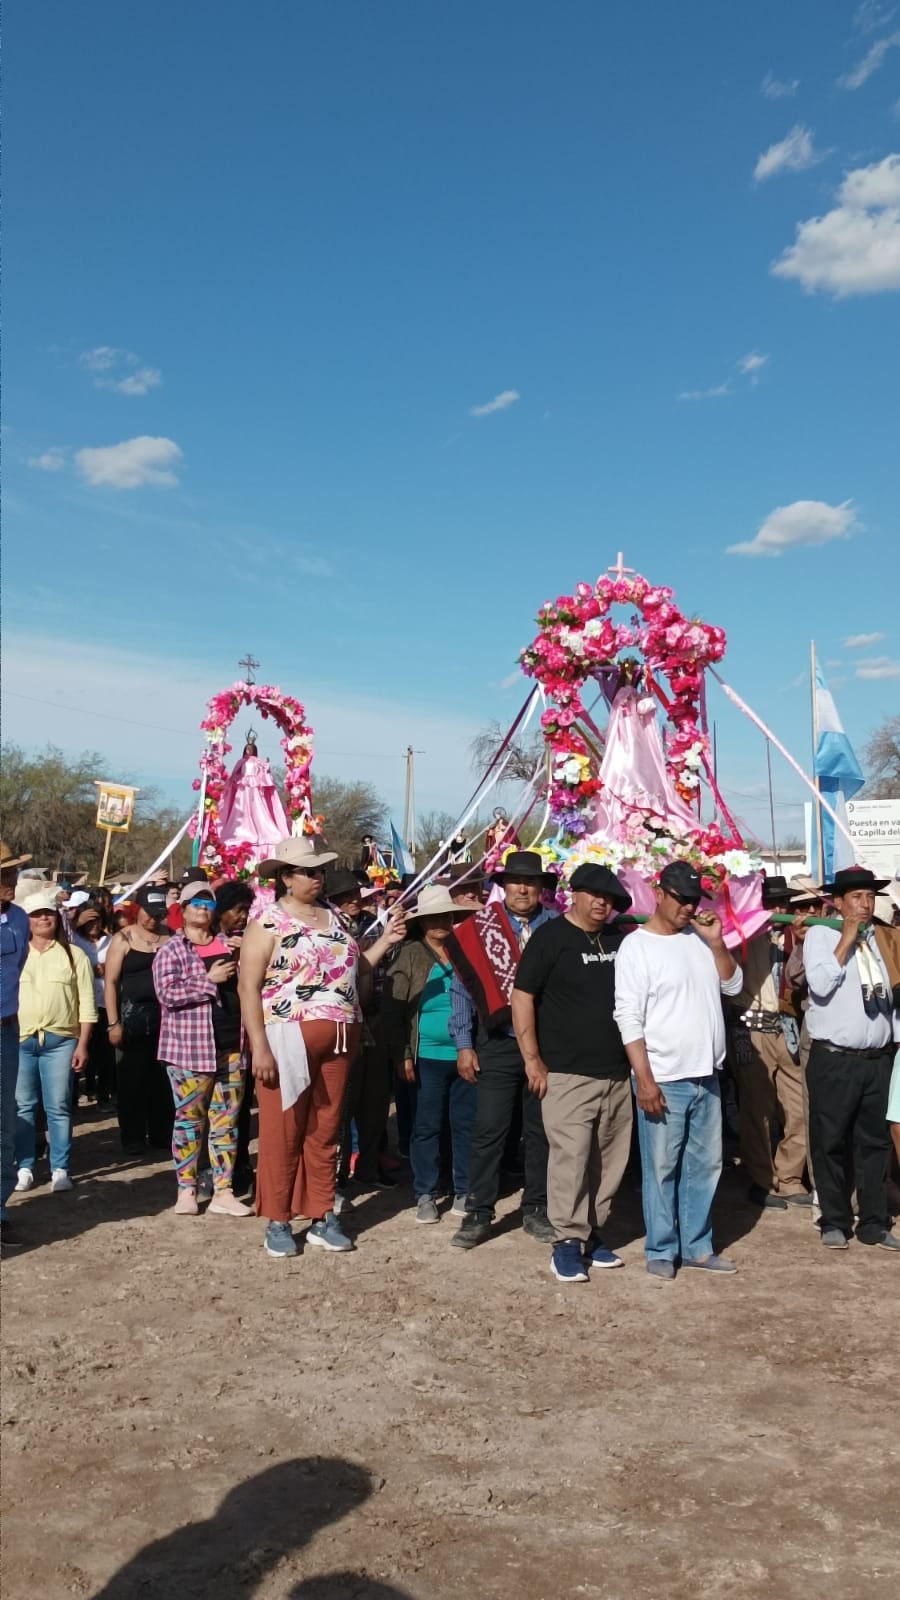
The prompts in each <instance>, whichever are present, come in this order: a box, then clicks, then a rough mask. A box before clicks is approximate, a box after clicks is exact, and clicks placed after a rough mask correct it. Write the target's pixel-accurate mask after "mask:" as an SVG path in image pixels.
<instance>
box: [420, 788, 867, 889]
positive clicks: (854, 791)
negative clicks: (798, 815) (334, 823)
mask: <svg viewBox="0 0 900 1600" xmlns="http://www.w3.org/2000/svg"><path fill="white" fill-rule="evenodd" d="M854 792H855V791H854ZM391 849H392V851H393V855H394V871H395V872H396V874H397V876H398V878H407V877H415V872H416V863H415V862H414V860H413V858H412V856H411V855H410V853H409V851H408V850H407V848H406V845H405V844H404V843H403V840H402V839H401V838H400V835H399V833H398V832H397V829H396V828H395V827H394V824H393V823H391Z"/></svg>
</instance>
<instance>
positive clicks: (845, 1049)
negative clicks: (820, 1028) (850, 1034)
mask: <svg viewBox="0 0 900 1600" xmlns="http://www.w3.org/2000/svg"><path fill="white" fill-rule="evenodd" d="M813 1044H820V1045H821V1046H822V1049H823V1050H830V1052H831V1054H832V1055H833V1056H859V1057H860V1058H861V1059H862V1060H863V1061H875V1060H876V1059H877V1058H878V1056H886V1055H889V1054H890V1052H891V1050H892V1048H893V1046H892V1045H891V1044H890V1042H889V1043H888V1044H882V1045H878V1046H877V1047H876V1048H870V1049H866V1050H856V1049H854V1047H853V1046H852V1045H849V1044H829V1043H828V1041H827V1040H826V1039H818V1040H816V1039H814V1040H813Z"/></svg>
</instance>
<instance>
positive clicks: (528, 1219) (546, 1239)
mask: <svg viewBox="0 0 900 1600" xmlns="http://www.w3.org/2000/svg"><path fill="white" fill-rule="evenodd" d="M522 1231H523V1233H527V1234H528V1237H529V1238H530V1239H537V1242H538V1244H555V1243H556V1229H555V1228H552V1227H551V1226H550V1223H549V1222H548V1221H547V1213H546V1211H526V1212H525V1214H524V1216H523V1217H522Z"/></svg>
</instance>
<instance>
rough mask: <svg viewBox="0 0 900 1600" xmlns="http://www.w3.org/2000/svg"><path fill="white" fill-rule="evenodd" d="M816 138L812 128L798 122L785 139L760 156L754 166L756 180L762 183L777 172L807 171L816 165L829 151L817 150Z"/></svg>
mask: <svg viewBox="0 0 900 1600" xmlns="http://www.w3.org/2000/svg"><path fill="white" fill-rule="evenodd" d="M814 140H815V135H814V134H813V131H812V128H804V127H802V126H801V124H800V123H799V122H798V123H796V124H795V126H794V127H793V128H792V129H791V131H790V133H789V134H788V135H787V136H786V137H785V138H784V139H781V140H780V141H779V143H778V144H770V145H769V148H768V150H766V151H764V152H763V154H762V155H761V156H760V158H759V160H758V161H757V163H756V166H755V167H754V168H753V177H754V179H755V180H756V182H757V183H762V182H764V180H765V179H766V178H773V177H774V176H775V174H776V172H805V171H806V168H807V167H814V166H815V165H816V164H817V162H819V161H823V160H824V159H825V155H826V153H827V152H825V151H819V150H817V149H816V147H815V142H814Z"/></svg>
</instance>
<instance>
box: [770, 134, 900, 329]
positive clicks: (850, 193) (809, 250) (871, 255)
mask: <svg viewBox="0 0 900 1600" xmlns="http://www.w3.org/2000/svg"><path fill="white" fill-rule="evenodd" d="M837 197H838V204H837V206H835V208H834V209H833V210H832V211H828V212H826V214H825V216H824V217H810V219H809V221H808V222H801V223H798V225H797V237H796V239H795V241H794V243H793V244H792V245H791V246H790V247H789V248H788V249H787V250H785V251H784V253H783V255H781V256H779V258H778V260H777V261H773V262H772V265H771V267H770V268H769V271H770V272H771V273H772V274H773V275H774V276H775V277H776V278H796V279H797V280H798V282H799V283H801V284H802V285H803V288H804V289H806V290H808V291H809V292H810V293H813V292H814V291H815V290H816V289H823V290H826V291H828V292H830V293H831V294H833V295H835V296H836V297H837V298H838V299H843V298H844V297H845V296H847V295H851V294H880V293H884V292H885V291H888V290H891V289H900V155H889V156H885V158H884V160H883V161H878V162H875V163H873V165H872V166H870V167H858V168H857V169H856V170H855V171H854V172H848V174H847V176H846V178H845V179H844V181H843V183H842V184H841V186H840V188H839V190H838V196H837Z"/></svg>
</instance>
